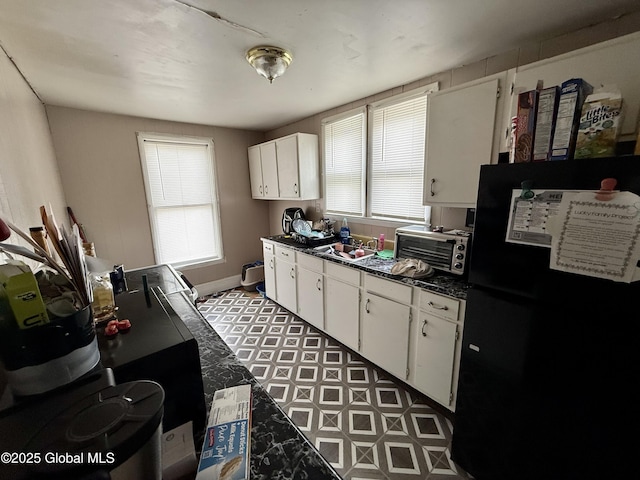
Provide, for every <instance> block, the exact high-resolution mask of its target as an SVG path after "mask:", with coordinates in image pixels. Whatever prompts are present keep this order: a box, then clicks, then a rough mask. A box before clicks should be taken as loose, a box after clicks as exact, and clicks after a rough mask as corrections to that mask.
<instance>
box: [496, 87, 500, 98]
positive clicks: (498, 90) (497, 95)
mask: <svg viewBox="0 0 640 480" xmlns="http://www.w3.org/2000/svg"><path fill="white" fill-rule="evenodd" d="M496 98H500V85H498V89H497V90H496Z"/></svg>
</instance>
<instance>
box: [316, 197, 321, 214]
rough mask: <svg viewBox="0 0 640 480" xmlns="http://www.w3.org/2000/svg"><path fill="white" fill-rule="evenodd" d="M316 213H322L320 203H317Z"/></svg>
mask: <svg viewBox="0 0 640 480" xmlns="http://www.w3.org/2000/svg"><path fill="white" fill-rule="evenodd" d="M316 213H320V201H319V200H318V201H316Z"/></svg>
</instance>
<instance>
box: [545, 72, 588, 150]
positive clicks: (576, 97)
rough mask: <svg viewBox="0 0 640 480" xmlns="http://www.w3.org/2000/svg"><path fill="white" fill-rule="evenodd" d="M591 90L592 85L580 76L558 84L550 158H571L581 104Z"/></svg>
mask: <svg viewBox="0 0 640 480" xmlns="http://www.w3.org/2000/svg"><path fill="white" fill-rule="evenodd" d="M591 92H593V87H592V86H591V85H590V84H589V83H587V82H586V81H584V80H583V79H582V78H572V79H571V80H567V81H566V82H563V83H562V85H561V86H560V99H559V100H558V113H557V114H556V125H555V131H554V133H553V143H552V144H551V160H568V159H570V158H573V152H574V150H575V146H576V136H577V134H578V122H579V121H580V112H582V104H583V103H584V100H585V98H586V97H587V96H588V95H589V94H591Z"/></svg>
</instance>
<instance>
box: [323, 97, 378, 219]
mask: <svg viewBox="0 0 640 480" xmlns="http://www.w3.org/2000/svg"><path fill="white" fill-rule="evenodd" d="M356 115H362V120H363V122H362V123H363V125H362V158H361V164H360V166H361V171H362V175H361V176H360V202H359V203H360V210H361V211H362V214H361V215H354V212H350V213H345V212H338V211H332V210H327V212H326V213H327V214H328V215H339V216H343V217H347V218H363V217H365V216H366V214H367V182H366V172H367V125H368V120H367V107H366V105H364V106H362V107H358V108H353V109H351V110H348V111H346V112H342V113H339V114H337V115H332V116H330V117H326V118H323V119H322V121H321V127H320V129H321V133H322V135H321V139H322V194H323V196H324V199H325V206H326V203H327V194H326V192H327V170H326V160H327V157H326V151H325V145H326V144H325V128H326V125H327V124H328V123H335V122H339V121H340V120H344V119H347V118H350V117H354V116H356Z"/></svg>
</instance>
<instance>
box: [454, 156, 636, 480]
mask: <svg viewBox="0 0 640 480" xmlns="http://www.w3.org/2000/svg"><path fill="white" fill-rule="evenodd" d="M604 178H616V179H617V181H618V185H617V187H616V189H618V190H621V191H631V192H634V193H636V194H640V157H637V156H629V157H617V158H606V159H588V160H570V161H558V162H542V163H522V164H499V165H485V166H482V167H481V173H480V183H479V190H478V201H477V209H476V222H475V229H474V236H473V247H472V253H471V264H470V271H469V282H470V283H471V284H472V287H471V289H470V290H469V293H468V297H467V307H466V316H465V326H464V333H463V340H462V342H463V344H462V355H461V365H460V377H459V383H458V397H457V404H456V412H455V425H454V432H453V441H452V451H451V456H452V459H453V460H454V461H455V462H456V463H457V464H459V465H460V466H461V467H462V468H464V469H465V470H466V471H467V472H469V473H470V474H472V475H473V476H474V477H475V478H476V479H477V480H502V479H505V480H507V479H508V480H527V479H532V480H533V479H536V480H542V479H544V480H554V479H558V480H570V479H580V480H585V479H628V478H629V479H630V478H638V471H639V470H640V467H638V465H637V464H636V463H637V462H636V461H635V456H637V455H638V453H640V451H639V449H638V446H639V444H640V442H639V440H638V432H637V427H636V425H637V420H638V415H637V413H636V411H637V410H638V408H640V403H638V394H637V393H636V390H637V389H638V380H639V378H640V377H639V376H638V373H639V370H638V365H639V364H640V338H639V337H638V323H639V322H640V282H634V283H620V282H614V281H612V280H605V279H601V278H594V277H588V276H584V275H578V274H573V273H565V272H561V271H558V270H552V269H550V268H549V259H550V249H549V248H546V247H543V246H532V245H522V244H514V243H510V242H507V241H505V237H506V233H507V224H508V218H509V215H510V211H511V210H510V207H511V199H512V196H513V193H512V192H513V190H517V189H520V188H521V186H522V182H523V181H528V182H530V185H531V186H532V188H533V189H534V190H535V189H542V190H553V189H557V190H598V189H599V188H600V182H601V180H602V179H604Z"/></svg>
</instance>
